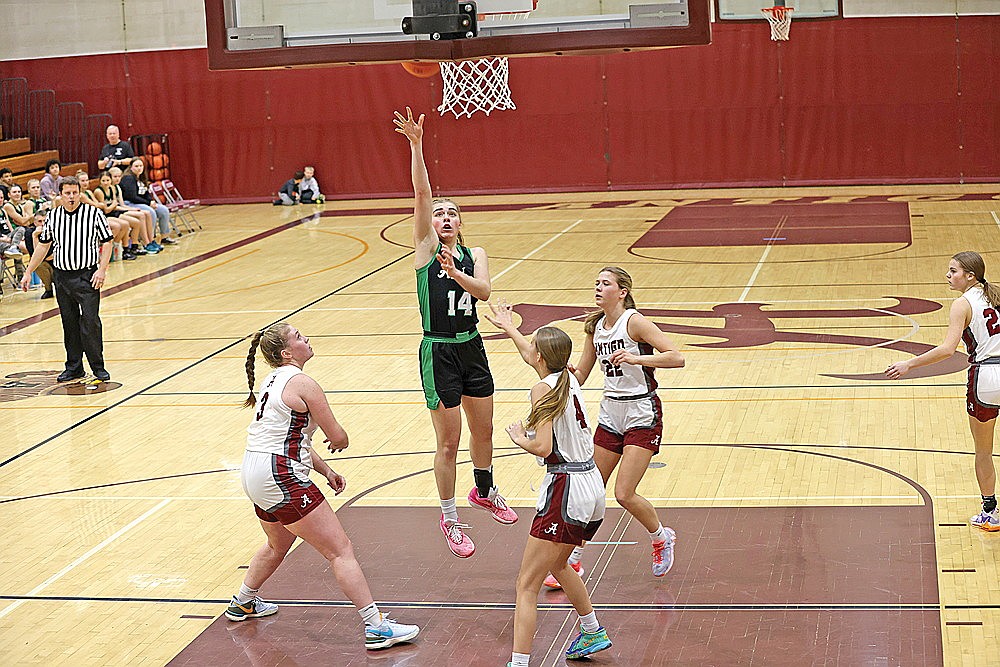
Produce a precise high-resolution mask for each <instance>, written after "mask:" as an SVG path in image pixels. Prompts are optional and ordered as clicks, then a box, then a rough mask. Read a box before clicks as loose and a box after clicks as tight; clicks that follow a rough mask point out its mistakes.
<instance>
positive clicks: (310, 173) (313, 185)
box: [299, 167, 326, 204]
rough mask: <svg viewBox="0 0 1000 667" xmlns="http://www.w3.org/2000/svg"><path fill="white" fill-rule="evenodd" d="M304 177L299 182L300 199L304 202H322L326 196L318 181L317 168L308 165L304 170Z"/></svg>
mask: <svg viewBox="0 0 1000 667" xmlns="http://www.w3.org/2000/svg"><path fill="white" fill-rule="evenodd" d="M302 175H303V179H302V182H301V183H299V200H300V201H301V202H302V203H303V204H322V203H323V202H324V201H325V200H326V198H325V197H324V196H323V193H321V192H320V191H319V183H317V182H316V177H315V175H316V169H315V168H314V167H306V168H305V169H303V170H302Z"/></svg>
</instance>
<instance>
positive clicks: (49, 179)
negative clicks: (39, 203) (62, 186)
mask: <svg viewBox="0 0 1000 667" xmlns="http://www.w3.org/2000/svg"><path fill="white" fill-rule="evenodd" d="M61 169H62V165H60V164H59V160H49V161H48V162H46V163H45V175H44V176H42V181H41V183H42V197H44V198H45V199H48V200H49V201H55V200H56V199H58V198H59V171H60V170H61Z"/></svg>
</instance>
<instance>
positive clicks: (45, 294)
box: [42, 289, 55, 299]
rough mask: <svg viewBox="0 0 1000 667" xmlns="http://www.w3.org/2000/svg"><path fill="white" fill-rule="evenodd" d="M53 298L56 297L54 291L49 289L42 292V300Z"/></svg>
mask: <svg viewBox="0 0 1000 667" xmlns="http://www.w3.org/2000/svg"><path fill="white" fill-rule="evenodd" d="M53 296H55V294H53V293H52V290H50V289H47V290H45V291H44V292H42V298H43V299H51V298H52V297H53Z"/></svg>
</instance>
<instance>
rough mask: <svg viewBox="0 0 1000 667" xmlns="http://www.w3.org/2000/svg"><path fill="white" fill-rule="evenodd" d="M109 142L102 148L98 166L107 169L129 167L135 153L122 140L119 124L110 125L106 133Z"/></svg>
mask: <svg viewBox="0 0 1000 667" xmlns="http://www.w3.org/2000/svg"><path fill="white" fill-rule="evenodd" d="M105 136H107V138H108V143H106V144H104V148H102V149H101V157H100V159H99V160H98V161H97V168H98V169H100V170H102V171H106V170H108V169H110V168H111V167H119V168H121V169H127V168H128V165H129V163H130V162H131V161H132V158H134V157H135V153H133V152H132V147H131V146H129V145H128V143H126V142H124V141H122V140H121V132H120V131H119V129H118V126H117V125H108V129H107V132H106V135H105Z"/></svg>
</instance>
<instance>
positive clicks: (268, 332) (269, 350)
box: [243, 322, 289, 408]
mask: <svg viewBox="0 0 1000 667" xmlns="http://www.w3.org/2000/svg"><path fill="white" fill-rule="evenodd" d="M288 329H289V325H288V323H287V322H277V323H275V324H272V325H271V326H269V327H267V328H266V329H262V330H260V331H258V332H257V333H255V334H254V335H253V338H252V339H251V340H250V351H249V352H248V353H247V364H246V368H247V384H248V385H249V386H250V395H249V396H247V400H245V401H243V407H244V408H252V407H253V406H254V405H256V404H257V395H256V394H254V391H253V390H254V386H255V383H254V359H255V358H256V355H257V348H258V346H259V347H260V352H261V354H263V355H264V360H265V361H266V362H267V364H268V365H269V366H270V367H271V368H277V367H278V366H281V365H282V359H281V351H282V350H284V349H285V347H286V345H287V341H286V338H287V336H288Z"/></svg>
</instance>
